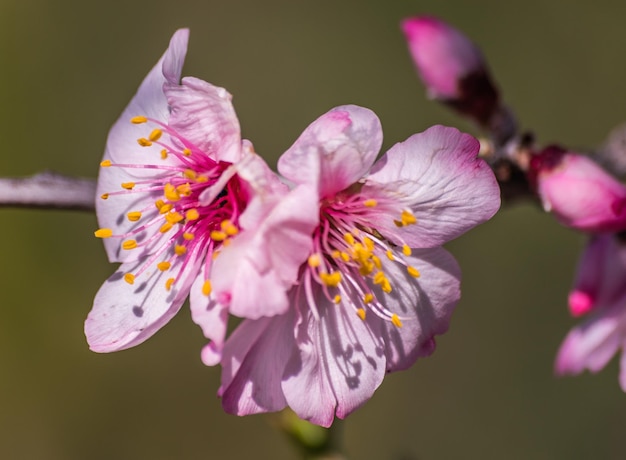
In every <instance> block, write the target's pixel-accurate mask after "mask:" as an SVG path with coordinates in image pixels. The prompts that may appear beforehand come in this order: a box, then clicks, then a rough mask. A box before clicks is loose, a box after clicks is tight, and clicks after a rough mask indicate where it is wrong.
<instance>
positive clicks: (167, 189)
mask: <svg viewBox="0 0 626 460" xmlns="http://www.w3.org/2000/svg"><path fill="white" fill-rule="evenodd" d="M163 195H164V196H165V198H167V199H168V200H170V201H178V200H180V194H179V193H178V191H177V190H176V187H174V186H173V185H172V184H169V183H168V184H165V186H164V187H163Z"/></svg>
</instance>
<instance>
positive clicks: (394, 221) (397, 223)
mask: <svg viewBox="0 0 626 460" xmlns="http://www.w3.org/2000/svg"><path fill="white" fill-rule="evenodd" d="M393 223H394V224H396V227H404V224H403V223H402V221H401V220H396V219H394V220H393Z"/></svg>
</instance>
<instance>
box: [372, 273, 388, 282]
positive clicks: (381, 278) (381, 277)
mask: <svg viewBox="0 0 626 460" xmlns="http://www.w3.org/2000/svg"><path fill="white" fill-rule="evenodd" d="M372 279H373V281H374V284H381V283H382V282H383V281H385V280H386V279H387V278H386V277H385V274H384V273H383V272H378V273H376V274H375V275H374V277H373V278H372Z"/></svg>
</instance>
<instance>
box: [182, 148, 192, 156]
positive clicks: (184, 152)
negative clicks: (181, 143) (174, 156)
mask: <svg viewBox="0 0 626 460" xmlns="http://www.w3.org/2000/svg"><path fill="white" fill-rule="evenodd" d="M183 155H185V156H186V157H188V156H189V155H191V150H189V149H184V150H183Z"/></svg>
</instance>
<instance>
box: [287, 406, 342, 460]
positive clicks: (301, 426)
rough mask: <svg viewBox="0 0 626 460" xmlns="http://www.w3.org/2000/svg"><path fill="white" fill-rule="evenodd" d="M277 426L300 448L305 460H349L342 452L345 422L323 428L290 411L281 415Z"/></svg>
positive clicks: (336, 421) (337, 421)
mask: <svg viewBox="0 0 626 460" xmlns="http://www.w3.org/2000/svg"><path fill="white" fill-rule="evenodd" d="M277 426H278V428H279V429H281V430H282V431H283V432H284V433H285V434H286V435H287V436H288V437H289V439H290V440H291V441H292V443H293V444H294V445H295V446H296V447H297V448H298V450H299V451H300V453H301V454H302V458H303V459H304V460H347V458H348V457H346V456H345V455H344V454H343V452H342V450H343V449H342V447H341V440H342V432H343V430H342V427H343V422H342V421H340V420H335V421H334V423H333V424H332V425H331V426H330V428H323V427H321V426H318V425H313V424H312V423H309V422H307V421H305V420H301V419H300V418H298V416H297V415H296V414H295V413H293V412H292V411H290V410H285V411H283V412H282V413H281V414H280V415H279V419H278V423H277Z"/></svg>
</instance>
